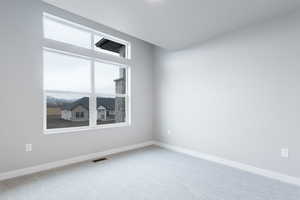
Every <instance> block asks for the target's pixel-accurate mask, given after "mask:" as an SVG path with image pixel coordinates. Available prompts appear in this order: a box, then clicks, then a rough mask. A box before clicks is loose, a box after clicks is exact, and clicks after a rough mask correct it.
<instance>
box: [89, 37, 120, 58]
mask: <svg viewBox="0 0 300 200" xmlns="http://www.w3.org/2000/svg"><path fill="white" fill-rule="evenodd" d="M94 41H95V49H96V51H100V52H103V53H107V54H110V55H114V56H120V57H123V58H125V57H126V46H125V45H124V44H121V43H119V42H116V41H113V40H111V39H107V38H105V37H103V36H100V35H94Z"/></svg>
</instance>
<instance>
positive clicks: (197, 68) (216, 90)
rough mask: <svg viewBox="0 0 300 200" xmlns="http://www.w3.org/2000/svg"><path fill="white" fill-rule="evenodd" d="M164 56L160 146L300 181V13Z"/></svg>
mask: <svg viewBox="0 0 300 200" xmlns="http://www.w3.org/2000/svg"><path fill="white" fill-rule="evenodd" d="M156 54H157V64H156V67H155V73H154V77H155V81H154V82H155V88H154V90H155V91H156V92H155V96H156V98H155V105H156V111H157V113H156V114H155V116H154V118H155V119H156V120H155V133H156V134H155V138H156V139H157V140H160V141H163V142H166V143H170V144H174V145H178V146H181V147H185V148H189V149H193V150H197V151H200V152H203V153H207V154H211V155H216V156H219V157H222V158H227V159H231V160H234V161H238V162H242V163H245V164H250V165H253V166H256V167H259V168H264V169H269V170H274V171H277V172H281V173H285V174H288V175H291V176H296V177H300V170H299V169H300V156H299V154H300V145H299V141H300V103H299V102H300V14H294V15H290V16H287V17H284V18H281V19H277V20H273V21H269V22H267V23H263V24H257V25H253V26H251V27H249V28H247V29H243V30H240V31H236V32H234V33H230V34H227V35H224V36H222V37H220V38H216V39H214V40H211V41H207V42H206V43H203V44H201V45H198V46H195V47H193V48H190V49H185V50H182V51H174V52H172V51H166V50H162V49H157V52H156ZM168 129H170V130H171V131H172V132H171V134H170V135H168V134H167V130H168ZM282 147H288V148H289V150H290V157H289V159H283V158H281V157H280V149H281V148H282Z"/></svg>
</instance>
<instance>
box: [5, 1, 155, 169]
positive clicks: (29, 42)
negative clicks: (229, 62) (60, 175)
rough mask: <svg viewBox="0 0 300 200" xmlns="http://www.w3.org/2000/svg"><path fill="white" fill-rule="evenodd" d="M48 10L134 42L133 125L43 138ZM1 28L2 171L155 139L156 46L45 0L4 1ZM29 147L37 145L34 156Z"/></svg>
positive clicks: (44, 136)
mask: <svg viewBox="0 0 300 200" xmlns="http://www.w3.org/2000/svg"><path fill="white" fill-rule="evenodd" d="M43 10H47V11H48V12H50V13H52V14H56V15H58V16H61V17H65V18H67V19H70V20H74V21H78V22H79V23H82V24H85V25H88V26H90V27H93V28H95V29H98V30H99V31H102V32H104V33H108V34H112V35H114V36H117V37H121V38H122V39H125V40H128V41H130V42H131V44H132V63H133V64H132V66H131V69H132V88H131V89H132V105H134V106H132V125H131V127H124V128H112V129H103V130H94V131H86V132H81V133H76V134H57V135H44V134H43V127H42V125H43V96H42V92H43V89H42V81H43V80H42V70H43V66H42V12H43ZM0 24H1V29H0V44H1V45H0V91H1V96H0V112H1V114H0V173H1V172H6V171H9V170H14V169H19V168H24V167H29V166H34V165H38V164H42V163H46V162H51V161H57V160H61V159H67V158H71V157H75V156H79V155H84V154H89V153H94V152H99V151H103V150H107V149H110V148H115V147H121V146H125V145H131V144H136V143H140V142H145V141H148V140H150V139H151V138H152V66H153V63H152V62H153V46H152V45H150V44H147V43H145V42H143V41H141V40H137V39H135V38H132V37H130V36H127V35H124V34H121V33H119V32H116V31H114V30H112V29H110V28H107V27H105V26H102V25H99V24H96V23H93V22H91V21H89V20H86V19H83V18H81V17H78V16H75V15H72V14H70V13H67V12H64V11H62V10H60V9H55V8H54V7H51V6H48V5H46V4H42V3H41V2H40V1H39V0H26V1H23V0H6V1H1V6H0ZM26 143H32V144H33V151H32V152H31V153H25V144H26Z"/></svg>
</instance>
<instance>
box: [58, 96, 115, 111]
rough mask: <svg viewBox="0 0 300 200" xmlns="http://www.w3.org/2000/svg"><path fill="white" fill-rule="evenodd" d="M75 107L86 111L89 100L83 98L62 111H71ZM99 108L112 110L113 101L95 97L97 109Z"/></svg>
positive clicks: (66, 106)
mask: <svg viewBox="0 0 300 200" xmlns="http://www.w3.org/2000/svg"><path fill="white" fill-rule="evenodd" d="M77 106H82V107H84V108H85V109H87V110H88V108H89V98H88V97H83V98H81V99H78V100H77V101H74V102H73V103H70V104H67V105H65V106H64V107H63V109H64V110H73V109H74V108H76V107H77ZM99 106H103V107H105V108H106V110H114V109H115V99H114V98H104V97H97V108H98V107H99Z"/></svg>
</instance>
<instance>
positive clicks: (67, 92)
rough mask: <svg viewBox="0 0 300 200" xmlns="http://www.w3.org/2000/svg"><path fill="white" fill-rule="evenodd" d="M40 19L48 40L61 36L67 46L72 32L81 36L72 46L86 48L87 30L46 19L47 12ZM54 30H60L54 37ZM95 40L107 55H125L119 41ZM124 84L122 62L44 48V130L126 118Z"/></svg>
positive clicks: (93, 124) (70, 40)
mask: <svg viewBox="0 0 300 200" xmlns="http://www.w3.org/2000/svg"><path fill="white" fill-rule="evenodd" d="M44 23H45V25H44V32H46V33H45V40H47V37H52V38H50V39H51V40H58V42H59V43H61V42H63V41H64V40H65V39H66V42H65V44H64V45H65V46H66V47H68V46H69V45H70V44H71V43H74V42H76V41H77V40H76V39H75V38H72V37H73V36H74V35H77V36H78V39H79V40H80V39H81V38H82V39H83V41H82V42H79V43H78V46H81V47H87V48H88V47H89V46H88V45H87V44H88V42H87V40H88V37H86V35H88V34H93V32H91V33H89V31H82V30H81V29H78V30H77V29H76V27H74V24H72V25H71V26H70V27H68V24H66V22H65V21H64V22H63V23H59V22H58V21H57V19H55V20H54V21H51V18H49V17H48V16H47V17H46V18H45V19H44ZM57 24H58V25H57ZM45 27H46V28H45ZM54 28H58V29H61V30H62V31H61V33H62V34H61V35H59V32H60V31H58V30H55V31H54V30H53V29H54ZM72 32H74V34H73V35H72ZM68 34H71V35H72V36H71V38H67V35H68ZM97 37H98V36H97ZM90 38H91V37H90ZM97 39H99V41H97V42H96V44H95V45H97V47H101V48H103V49H105V50H106V51H111V52H112V53H111V55H114V54H117V55H122V56H125V55H126V54H125V53H124V52H125V50H126V49H127V48H126V46H125V45H123V44H119V43H117V42H114V41H111V40H107V39H105V40H104V39H103V38H99V37H98V38H97ZM60 45H61V44H60ZM72 48H73V47H72ZM93 48H94V47H93ZM127 82H128V67H127V66H125V65H123V64H117V63H113V62H111V61H109V60H107V61H102V60H98V59H97V58H96V57H93V54H92V55H91V56H90V57H89V56H86V55H84V56H83V55H80V54H79V55H77V54H73V53H69V52H66V51H65V49H64V51H61V50H60V49H53V48H51V49H49V48H46V49H44V93H45V128H46V130H61V129H64V130H66V129H67V128H82V127H86V128H95V127H97V126H105V125H109V124H119V123H126V122H128V116H127V115H128V113H127V110H128V100H129V99H128V98H129V96H128V88H127V87H128V85H127Z"/></svg>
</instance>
